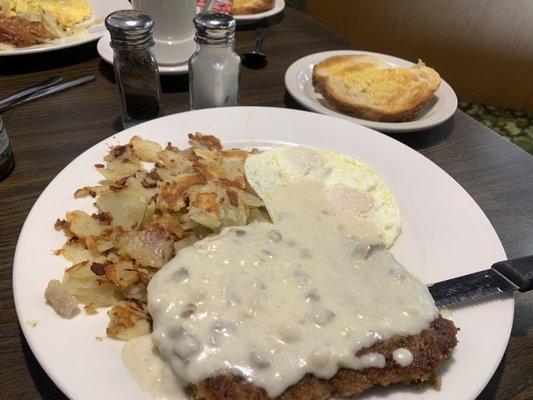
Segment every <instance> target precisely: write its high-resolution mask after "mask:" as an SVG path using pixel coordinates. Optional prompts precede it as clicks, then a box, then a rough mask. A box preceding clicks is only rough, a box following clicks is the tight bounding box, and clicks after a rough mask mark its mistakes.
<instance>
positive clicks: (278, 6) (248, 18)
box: [233, 0, 285, 23]
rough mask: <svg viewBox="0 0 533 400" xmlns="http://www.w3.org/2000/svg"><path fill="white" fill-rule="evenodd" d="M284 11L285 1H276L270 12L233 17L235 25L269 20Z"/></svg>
mask: <svg viewBox="0 0 533 400" xmlns="http://www.w3.org/2000/svg"><path fill="white" fill-rule="evenodd" d="M284 9H285V0H276V2H275V4H274V7H273V8H271V9H270V10H267V11H263V12H260V13H255V14H244V15H234V16H233V17H234V18H235V20H236V21H237V23H239V22H240V23H252V22H256V21H259V20H261V19H263V18H269V17H272V16H273V15H276V14H279V13H280V12H282V11H283V10H284Z"/></svg>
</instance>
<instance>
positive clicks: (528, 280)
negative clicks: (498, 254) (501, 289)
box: [492, 255, 533, 292]
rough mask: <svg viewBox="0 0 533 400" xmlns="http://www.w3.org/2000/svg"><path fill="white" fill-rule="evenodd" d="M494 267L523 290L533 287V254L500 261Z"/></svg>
mask: <svg viewBox="0 0 533 400" xmlns="http://www.w3.org/2000/svg"><path fill="white" fill-rule="evenodd" d="M492 268H494V269H495V270H496V271H498V272H499V273H500V274H502V275H503V276H505V277H506V278H507V279H509V280H510V281H511V282H513V283H514V284H515V285H516V286H518V289H519V290H520V291H521V292H527V291H528V290H531V289H533V255H531V256H526V257H520V258H513V259H512V260H506V261H500V262H497V263H496V264H494V265H493V266H492Z"/></svg>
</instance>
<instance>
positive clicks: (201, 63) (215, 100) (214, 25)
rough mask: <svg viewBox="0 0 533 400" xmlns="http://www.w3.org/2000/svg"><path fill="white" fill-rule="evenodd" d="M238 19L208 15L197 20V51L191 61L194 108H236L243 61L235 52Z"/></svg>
mask: <svg viewBox="0 0 533 400" xmlns="http://www.w3.org/2000/svg"><path fill="white" fill-rule="evenodd" d="M235 26H236V23H235V18H233V17H232V16H231V15H229V14H226V13H217V12H207V13H201V14H198V15H197V16H196V17H195V18H194V29H195V38H194V40H195V41H196V43H197V44H198V46H197V50H196V52H195V53H194V54H193V55H192V56H191V58H190V59H189V96H190V103H191V109H193V110H196V109H200V108H210V107H227V106H236V105H237V104H238V102H239V73H240V67H241V59H240V57H239V56H238V54H237V53H235V51H234V44H235Z"/></svg>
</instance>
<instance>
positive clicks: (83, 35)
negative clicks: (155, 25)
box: [0, 0, 131, 56]
mask: <svg viewBox="0 0 533 400" xmlns="http://www.w3.org/2000/svg"><path fill="white" fill-rule="evenodd" d="M88 1H89V3H90V4H91V6H92V7H93V15H92V17H91V19H89V20H88V21H87V22H84V24H85V23H89V24H91V23H92V24H91V26H89V27H88V29H86V30H84V31H81V32H78V33H76V34H74V35H71V36H67V37H64V38H61V39H56V40H53V41H51V42H50V43H45V44H39V45H35V46H29V47H16V48H8V49H0V56H16V55H21V54H34V53H45V52H48V51H53V50H59V49H65V48H67V47H73V46H79V45H81V44H84V43H87V42H91V41H93V40H96V39H98V38H100V37H101V36H102V35H103V34H104V33H106V32H107V31H106V29H105V26H104V19H105V17H107V16H108V15H109V14H111V13H112V12H113V11H117V10H125V9H130V8H131V4H130V3H129V1H127V0H88Z"/></svg>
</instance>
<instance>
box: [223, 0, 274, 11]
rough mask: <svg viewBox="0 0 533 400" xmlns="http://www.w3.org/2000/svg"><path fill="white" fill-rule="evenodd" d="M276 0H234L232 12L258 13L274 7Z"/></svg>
mask: <svg viewBox="0 0 533 400" xmlns="http://www.w3.org/2000/svg"><path fill="white" fill-rule="evenodd" d="M275 3H276V1H275V0H233V5H232V6H231V13H232V14H234V15H247V14H257V13H260V12H264V11H268V10H271V9H273V8H274V5H275Z"/></svg>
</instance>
